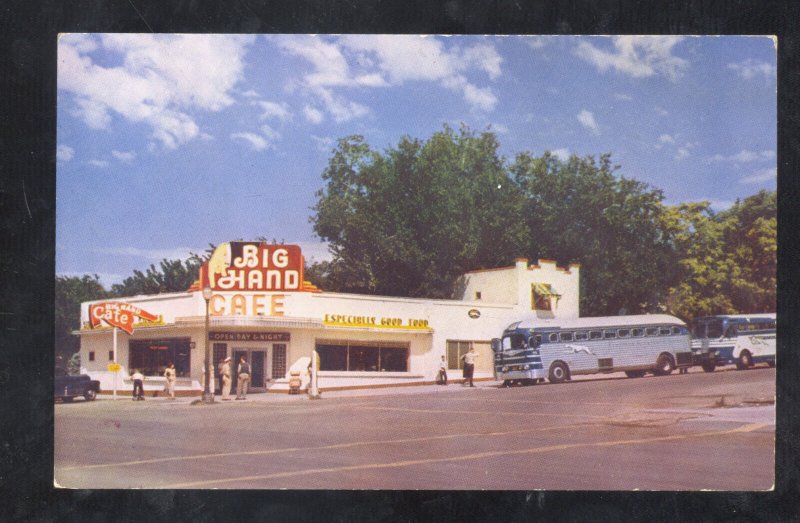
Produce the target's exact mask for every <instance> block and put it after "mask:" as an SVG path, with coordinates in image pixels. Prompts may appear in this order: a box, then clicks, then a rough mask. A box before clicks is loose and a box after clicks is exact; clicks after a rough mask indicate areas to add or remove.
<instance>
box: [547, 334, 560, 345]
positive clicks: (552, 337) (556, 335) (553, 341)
mask: <svg viewBox="0 0 800 523" xmlns="http://www.w3.org/2000/svg"><path fill="white" fill-rule="evenodd" d="M548 339H549V340H550V341H551V342H552V343H556V342H557V341H558V333H557V332H551V333H550V336H548Z"/></svg>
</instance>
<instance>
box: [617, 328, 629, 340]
mask: <svg viewBox="0 0 800 523" xmlns="http://www.w3.org/2000/svg"><path fill="white" fill-rule="evenodd" d="M630 335H631V331H630V329H619V330H617V338H628V337H630Z"/></svg>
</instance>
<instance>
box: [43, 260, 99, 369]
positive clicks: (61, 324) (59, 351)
mask: <svg viewBox="0 0 800 523" xmlns="http://www.w3.org/2000/svg"><path fill="white" fill-rule="evenodd" d="M107 296H108V292H107V291H106V290H105V288H103V286H102V285H101V284H100V278H99V277H98V276H97V275H96V274H94V275H91V276H90V275H88V274H86V275H83V276H81V277H76V276H56V284H55V322H56V327H55V357H56V362H55V367H56V371H57V372H59V373H60V372H63V371H65V370H67V368H68V363H69V361H70V359H71V357H72V356H73V355H74V354H75V353H77V352H78V351H79V350H80V340H79V339H78V337H77V336H75V335H73V334H72V331H75V330H78V329H79V328H80V318H81V303H82V302H85V301H91V300H99V299H103V298H105V297H107Z"/></svg>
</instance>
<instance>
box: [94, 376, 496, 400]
mask: <svg viewBox="0 0 800 523" xmlns="http://www.w3.org/2000/svg"><path fill="white" fill-rule="evenodd" d="M501 383H502V382H500V381H494V380H487V381H476V382H475V387H474V388H470V387H465V386H463V385H461V383H459V382H455V383H450V384H449V385H405V386H397V387H374V388H363V389H347V390H330V391H326V390H325V388H324V387H321V392H322V394H321V397H320V399H335V398H358V397H365V396H400V395H408V394H422V393H434V394H435V393H437V392H455V391H470V390H471V391H476V390H480V389H487V388H496V387H499V386H500V385H501ZM235 398H236V394H235V393H233V394H231V399H230V401H224V402H223V400H222V396H220V395H219V394H217V395H215V396H214V403H225V404H227V403H232V404H233V403H236V404H239V403H246V402H265V403H281V402H287V401H311V399H310V398H309V396H308V393H307V392H306V391H305V390H302V391H300V393H299V394H289V393H288V392H283V393H276V392H249V393H248V394H247V398H246V399H245V400H238V401H237V400H236V399H235ZM98 400H101V401H109V400H112V397H111V396H109V395H101V396H98ZM116 401H128V402H130V401H131V396H130V393H127V394H124V393H121V392H118V393H117V399H116ZM195 401H200V396H183V397H181V396H179V397H177V398H176V399H174V400H172V399H169V398H168V397H166V396H163V397H162V396H159V397H155V398H150V397H149V398H147V399H146V400H145V402H154V403H159V404H160V403H169V404H174V405H186V404H191V403H193V402H195Z"/></svg>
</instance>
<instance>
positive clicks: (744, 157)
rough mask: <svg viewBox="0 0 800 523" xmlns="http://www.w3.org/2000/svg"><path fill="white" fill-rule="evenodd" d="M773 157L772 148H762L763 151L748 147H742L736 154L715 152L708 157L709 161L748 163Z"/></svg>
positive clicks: (772, 158)
mask: <svg viewBox="0 0 800 523" xmlns="http://www.w3.org/2000/svg"><path fill="white" fill-rule="evenodd" d="M774 159H775V151H773V150H769V149H767V150H763V151H750V150H748V149H742V150H741V151H739V152H738V153H736V154H732V155H730V156H724V155H721V154H715V155H714V156H712V157H711V158H709V159H708V161H709V162H734V163H750V162H756V161H767V160H774Z"/></svg>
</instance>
